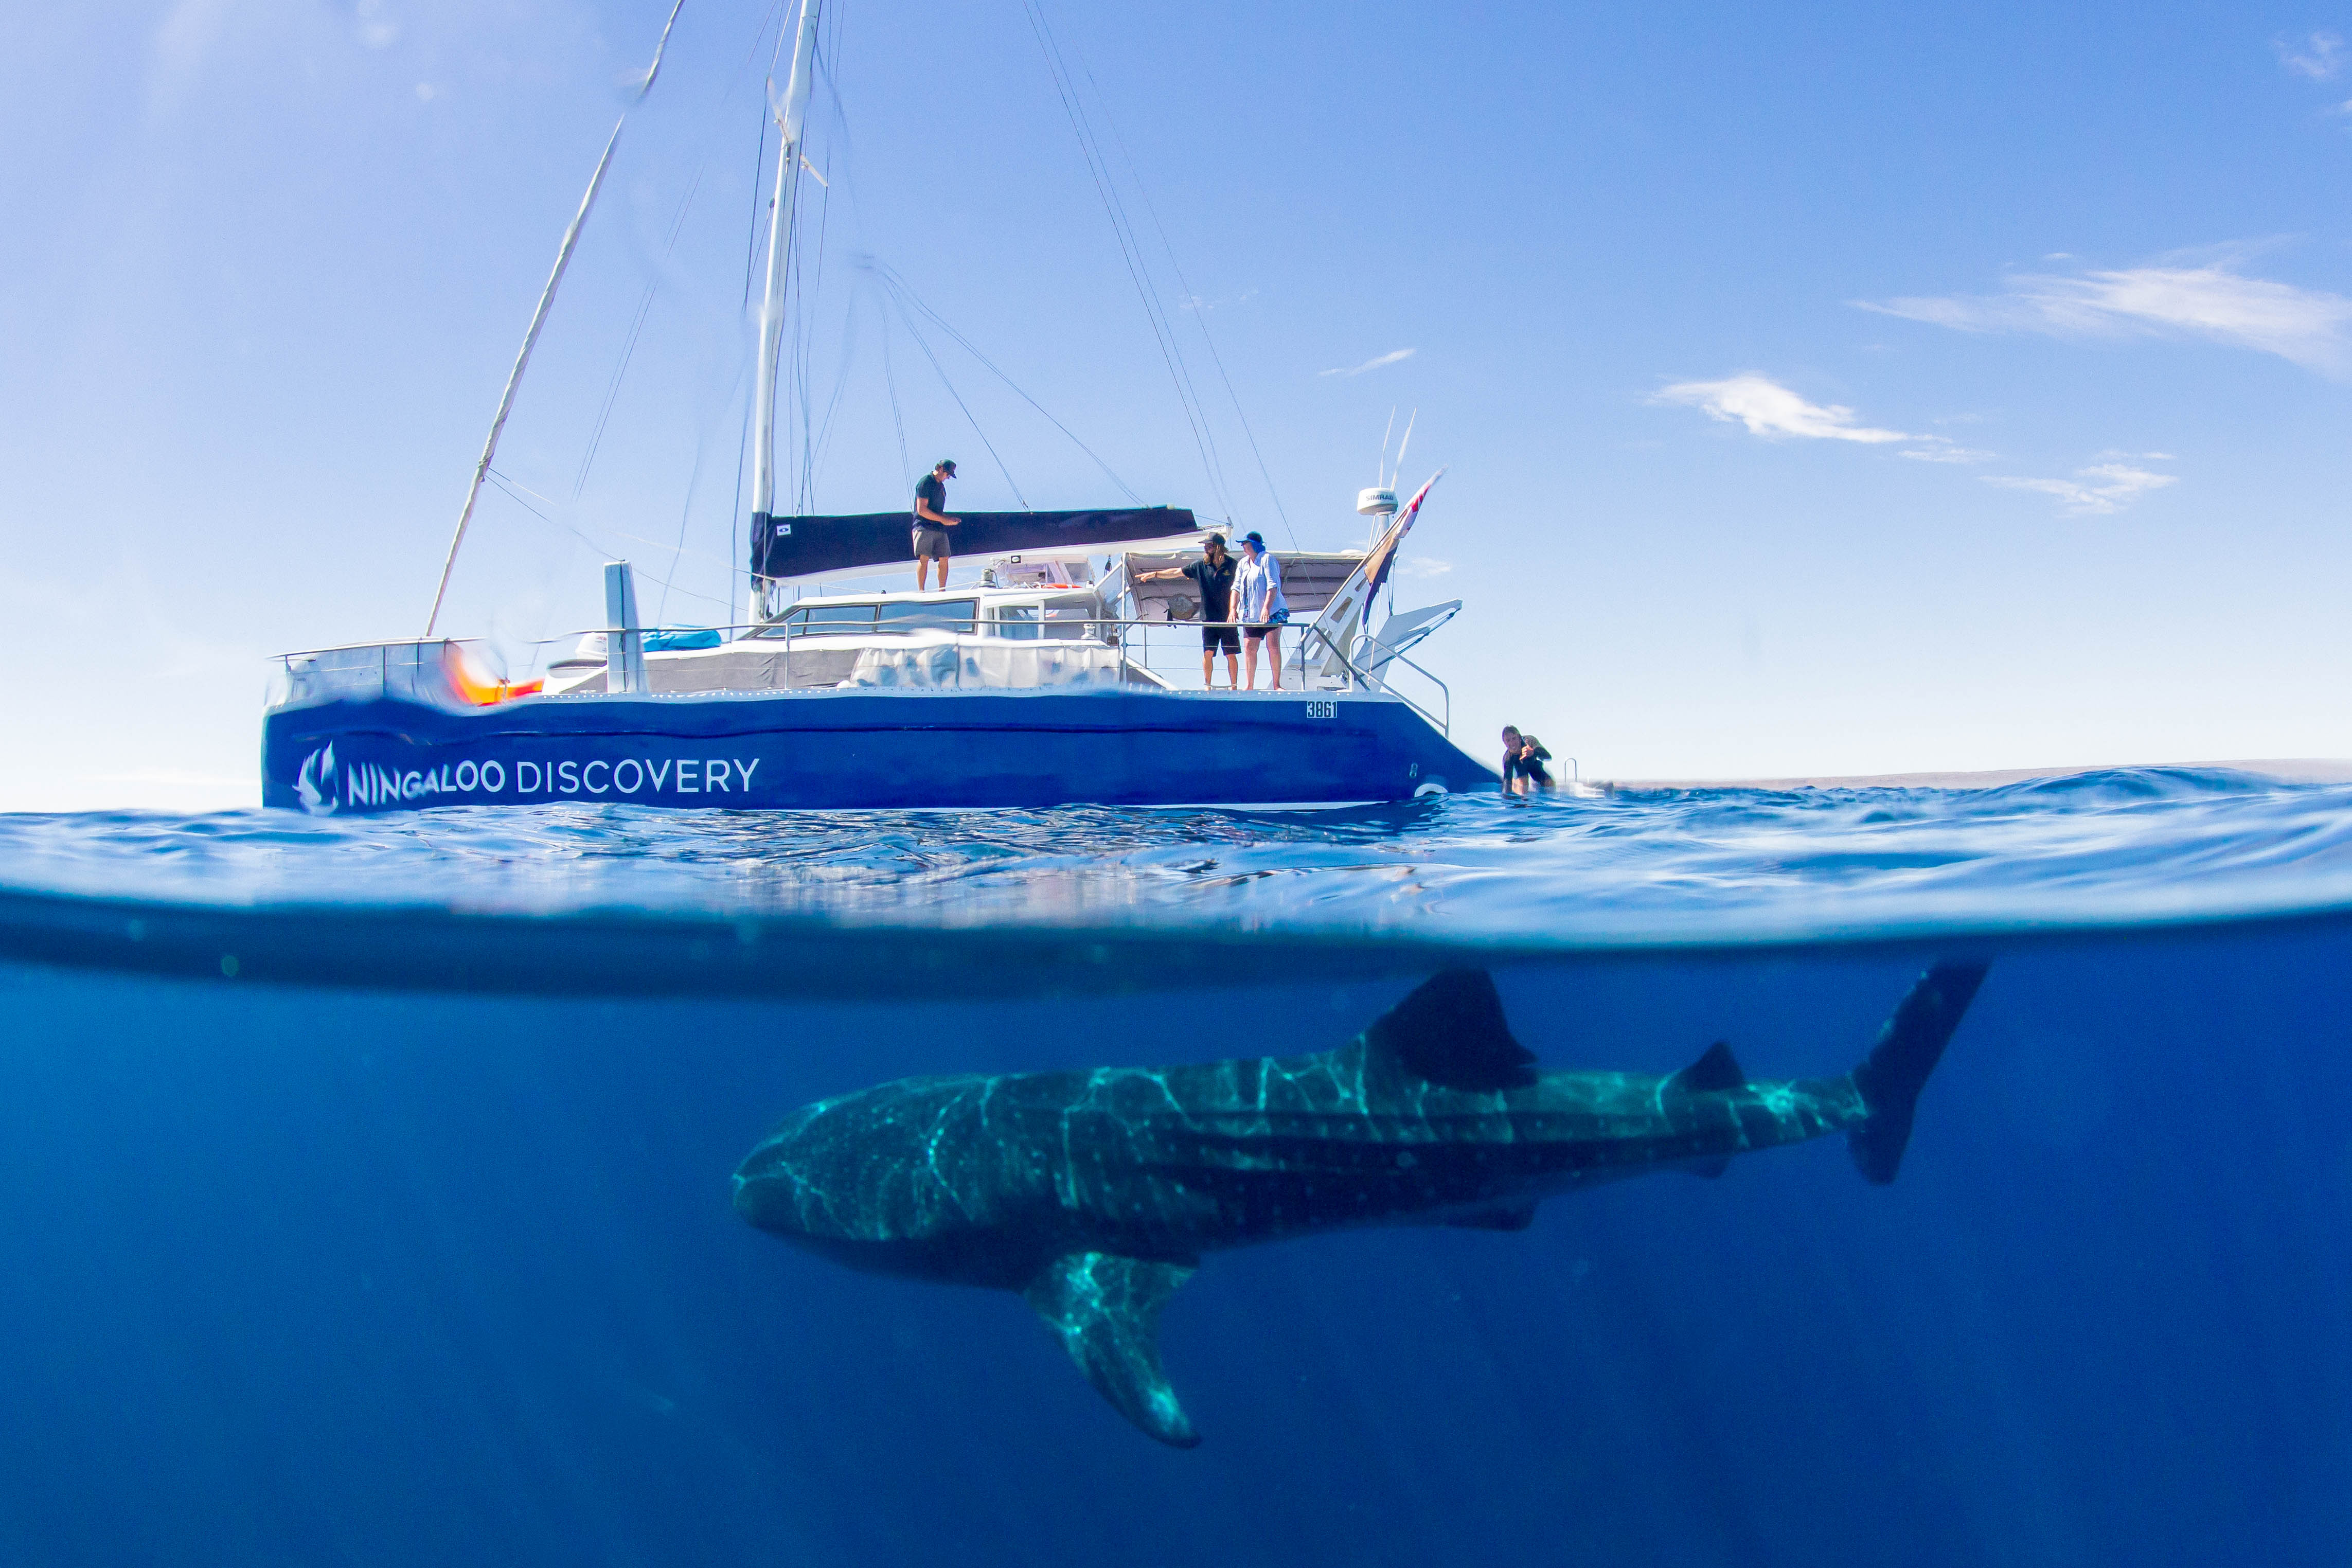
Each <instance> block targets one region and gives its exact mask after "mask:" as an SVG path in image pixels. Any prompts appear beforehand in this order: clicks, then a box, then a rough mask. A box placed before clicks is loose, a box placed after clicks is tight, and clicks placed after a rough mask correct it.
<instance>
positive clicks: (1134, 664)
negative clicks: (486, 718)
mask: <svg viewBox="0 0 2352 1568" xmlns="http://www.w3.org/2000/svg"><path fill="white" fill-rule="evenodd" d="M1202 626H1234V627H1236V628H1237V629H1238V627H1239V626H1240V623H1238V622H1233V621H1219V622H1206V621H1192V620H1186V621H1155V620H1144V619H1141V618H1129V617H1110V616H1087V617H1076V618H1072V619H1069V620H1051V621H1025V622H1004V621H996V620H992V619H984V618H976V619H975V620H972V621H963V620H957V621H954V622H950V623H949V624H947V625H944V626H919V625H918V626H889V625H885V624H876V625H872V626H844V627H841V628H840V629H837V630H836V629H831V628H828V629H826V630H824V631H810V630H795V629H793V628H791V627H788V626H784V625H783V624H782V617H781V616H780V617H777V618H776V619H773V620H767V621H757V622H746V623H739V624H736V625H731V626H696V627H691V628H671V629H677V630H692V631H697V632H711V631H715V632H718V633H719V634H720V636H721V637H725V638H726V639H727V640H726V641H725V642H723V643H722V644H721V645H720V647H743V646H744V645H758V644H763V643H764V644H767V645H769V647H771V648H772V649H774V650H775V651H780V652H782V653H783V654H784V655H785V656H786V658H790V657H791V655H792V653H793V650H794V648H795V647H806V646H807V645H809V644H812V643H814V644H820V645H822V644H825V643H832V642H836V641H837V640H839V639H841V638H844V637H855V638H859V639H880V638H885V637H894V638H895V637H912V636H915V635H918V634H921V633H926V632H946V633H948V634H949V635H950V636H964V637H971V636H976V635H986V636H988V637H989V639H990V640H991V641H995V642H1001V643H1003V644H1005V645H1007V646H1009V647H1048V646H1055V645H1069V644H1074V643H1075V644H1078V645H1081V646H1086V645H1091V646H1094V647H1104V648H1112V649H1116V650H1118V655H1119V660H1118V664H1119V671H1120V674H1121V677H1122V679H1126V678H1128V677H1129V676H1137V675H1139V676H1140V677H1141V678H1142V679H1145V680H1147V681H1150V682H1154V683H1157V684H1160V685H1162V686H1168V685H1171V682H1169V681H1168V679H1167V678H1166V677H1165V676H1164V675H1162V674H1161V673H1160V670H1158V669H1157V668H1153V661H1152V658H1151V656H1152V653H1153V651H1154V650H1153V648H1152V646H1151V645H1152V642H1153V637H1152V634H1153V633H1154V632H1155V631H1163V632H1165V631H1176V630H1178V629H1180V628H1181V629H1183V630H1187V631H1190V630H1192V629H1195V628H1199V627H1202ZM1013 627H1018V628H1020V630H1019V633H1018V635H1013V636H1006V635H1004V634H1005V633H1006V631H1008V630H1009V629H1011V628H1013ZM964 628H970V629H964ZM982 628H988V630H987V631H986V632H985V633H983V632H982ZM664 629H665V628H659V627H650V626H635V627H622V626H585V627H582V628H580V629H579V630H576V631H570V632H562V633H558V634H556V635H555V636H553V637H533V638H530V639H529V641H530V646H532V647H538V648H541V649H543V650H545V649H553V648H556V647H561V646H562V645H565V644H569V645H571V646H572V647H574V648H576V647H578V646H579V644H580V642H581V640H582V639H583V638H586V637H604V638H605V639H607V645H606V646H607V656H606V659H605V660H604V662H605V664H606V667H607V668H609V667H610V652H609V650H610V647H611V639H613V638H615V637H619V636H621V635H623V634H624V633H625V632H629V631H634V632H636V633H637V634H639V635H641V636H645V637H654V636H657V635H659V634H660V633H661V632H662V631H663V630H664ZM1288 629H1290V630H1292V631H1295V632H1297V634H1298V642H1297V647H1295V649H1294V650H1293V652H1292V654H1291V656H1290V657H1289V658H1286V659H1283V660H1281V661H1280V668H1282V669H1284V670H1286V671H1290V670H1295V671H1297V675H1298V678H1299V679H1300V681H1301V683H1302V685H1303V683H1304V681H1305V679H1306V671H1307V654H1308V650H1309V646H1310V644H1312V645H1319V646H1320V647H1324V648H1327V649H1328V650H1329V651H1330V652H1331V654H1332V655H1334V656H1335V657H1336V658H1338V660H1339V664H1340V666H1341V668H1344V669H1346V670H1347V672H1348V675H1349V686H1350V688H1352V689H1362V690H1366V691H1371V692H1377V693H1380V694H1381V695H1383V696H1388V697H1392V698H1394V699H1396V700H1398V701H1400V702H1402V703H1403V704H1404V705H1405V706H1406V707H1408V708H1410V709H1412V710H1413V711H1414V712H1415V713H1417V714H1419V715H1420V716H1421V717H1422V718H1423V720H1425V721H1427V722H1428V723H1430V724H1431V725H1432V726H1433V727H1434V728H1435V729H1437V730H1438V731H1440V732H1441V733H1444V734H1446V735H1449V736H1450V735H1451V734H1452V731H1453V711H1454V694H1453V691H1452V689H1451V688H1449V687H1448V686H1447V685H1446V683H1445V682H1444V680H1442V679H1439V678H1438V677H1437V676H1436V675H1435V674H1433V673H1432V672H1431V671H1430V670H1429V669H1427V668H1423V666H1422V665H1420V664H1419V663H1417V662H1415V661H1414V660H1412V659H1411V658H1407V657H1406V656H1405V655H1404V654H1403V653H1402V651H1401V650H1399V649H1395V648H1391V647H1389V646H1388V645H1387V644H1386V643H1383V642H1381V641H1380V640H1379V639H1378V638H1377V637H1372V636H1371V635H1370V634H1369V633H1363V634H1359V637H1360V644H1368V645H1370V647H1373V648H1375V649H1377V650H1378V651H1379V652H1380V653H1381V654H1384V655H1386V659H1385V661H1384V663H1385V665H1402V666H1403V667H1404V668H1407V669H1410V670H1412V672H1413V673H1414V674H1416V675H1418V676H1420V677H1421V678H1422V679H1424V680H1427V681H1428V682H1429V683H1430V684H1431V685H1432V686H1433V687H1434V688H1436V689H1437V694H1438V701H1437V703H1436V704H1435V705H1434V706H1432V705H1429V704H1425V703H1423V702H1421V701H1416V700H1414V699H1413V698H1412V697H1410V696H1408V695H1406V694H1405V693H1404V692H1402V691H1400V690H1398V689H1396V688H1395V686H1394V685H1393V684H1392V683H1391V681H1390V680H1389V679H1386V678H1385V677H1384V676H1381V675H1375V674H1373V673H1372V672H1370V671H1369V670H1367V669H1365V668H1363V667H1362V665H1360V664H1359V663H1358V662H1357V660H1356V659H1355V658H1350V657H1349V652H1348V650H1345V649H1342V648H1340V647H1339V646H1338V645H1337V644H1336V643H1334V642H1333V641H1332V639H1331V638H1330V637H1328V636H1327V635H1326V634H1325V633H1323V632H1322V631H1321V630H1319V629H1318V628H1317V627H1316V626H1311V625H1309V626H1292V627H1290V628H1288ZM486 642H488V639H487V638H482V637H417V638H396V639H393V640H391V641H386V642H371V643H345V644H341V645H338V646H335V647H322V648H305V649H299V650H296V651H292V652H288V653H281V654H278V655H276V656H275V659H276V661H277V662H278V663H279V664H280V665H282V666H284V667H285V668H287V670H288V672H289V674H291V673H293V666H294V662H295V661H296V660H300V659H313V658H323V657H326V656H328V655H332V654H369V653H373V654H377V655H379V665H378V668H379V678H380V679H382V680H383V681H384V682H385V683H386V684H388V683H389V676H390V668H389V660H390V658H391V655H392V651H393V650H394V649H398V648H414V649H418V650H423V649H425V648H430V647H448V646H451V645H457V646H460V647H464V646H479V645H481V644H484V643H486ZM777 645H781V647H778V646H777ZM649 651H651V650H649ZM661 651H664V652H666V651H670V650H661ZM678 651H688V650H678ZM691 651H714V650H691ZM1162 651H1165V650H1162ZM655 657H659V653H658V652H656V654H655ZM594 662H596V661H595V660H594V659H593V657H590V658H578V659H572V658H555V659H551V660H549V661H548V662H547V663H546V665H545V666H544V667H543V668H546V669H548V670H549V671H551V672H552V671H554V670H556V669H559V668H564V667H567V666H568V667H570V668H574V669H577V668H581V667H582V666H583V665H590V664H593V663H594ZM533 664H534V666H537V661H536V660H534V661H533ZM959 684H961V668H959Z"/></svg>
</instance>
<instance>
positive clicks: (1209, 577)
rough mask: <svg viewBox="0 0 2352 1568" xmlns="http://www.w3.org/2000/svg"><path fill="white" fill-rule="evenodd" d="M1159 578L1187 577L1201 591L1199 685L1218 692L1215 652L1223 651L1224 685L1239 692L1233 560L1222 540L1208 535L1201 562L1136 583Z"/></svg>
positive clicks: (1220, 536) (1146, 576)
mask: <svg viewBox="0 0 2352 1568" xmlns="http://www.w3.org/2000/svg"><path fill="white" fill-rule="evenodd" d="M1162 577H1190V578H1191V579H1192V585H1193V586H1194V587H1196V588H1198V589H1200V591H1201V684H1202V685H1203V686H1205V687H1207V688H1208V689H1210V690H1212V691H1214V690H1215V689H1217V676H1216V668H1217V650H1218V649H1219V648H1223V649H1224V652H1225V684H1226V685H1227V686H1230V687H1234V688H1236V689H1238V688H1239V687H1240V685H1241V683H1242V676H1241V668H1240V660H1241V651H1242V636H1241V629H1240V628H1239V627H1237V626H1234V621H1233V595H1234V558H1233V557H1232V556H1230V555H1228V554H1226V553H1225V536H1224V535H1223V534H1222V533H1213V534H1211V535H1209V542H1208V543H1207V544H1206V545H1205V546H1203V547H1202V551H1201V559H1199V560H1198V561H1195V562H1193V563H1192V564H1191V565H1190V566H1171V567H1169V568H1168V569H1167V570H1166V571H1164V572H1145V573H1142V574H1139V575H1138V576H1137V578H1136V581H1137V582H1139V583H1150V582H1152V581H1155V580H1157V579H1159V578H1162Z"/></svg>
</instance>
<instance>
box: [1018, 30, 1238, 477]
mask: <svg viewBox="0 0 2352 1568" xmlns="http://www.w3.org/2000/svg"><path fill="white" fill-rule="evenodd" d="M1023 9H1024V12H1025V13H1026V14H1027V16H1028V17H1029V28H1030V31H1031V32H1032V33H1033V34H1034V35H1035V37H1036V38H1037V47H1038V48H1039V49H1040V50H1041V51H1043V53H1044V54H1045V68H1046V71H1047V74H1048V75H1050V76H1051V77H1052V78H1053V79H1054V90H1055V94H1056V95H1057V96H1059V97H1060V99H1061V100H1062V111H1063V113H1065V114H1066V115H1067V116H1068V117H1069V121H1070V129H1071V131H1072V132H1073V133H1074V134H1075V135H1076V138H1077V142H1078V153H1079V156H1080V157H1081V158H1082V159H1084V160H1085V162H1086V165H1087V175H1088V177H1089V178H1091V179H1092V180H1093V181H1094V184H1095V195H1097V197H1098V198H1099V199H1100V200H1101V202H1102V204H1103V212H1104V214H1105V216H1108V218H1109V219H1110V226H1111V237H1112V239H1113V240H1114V242H1116V243H1117V244H1118V251H1119V259H1120V261H1121V262H1123V263H1124V264H1125V265H1126V268H1127V274H1128V280H1129V282H1131V283H1133V284H1134V285H1135V292H1136V298H1137V299H1138V300H1140V301H1141V302H1142V305H1143V315H1144V320H1145V321H1146V322H1147V323H1148V324H1149V325H1150V328H1151V335H1152V341H1153V342H1156V343H1157V344H1159V347H1160V360H1161V363H1164V364H1165V365H1166V366H1167V368H1168V378H1169V381H1170V382H1171V384H1173V385H1174V387H1175V389H1176V402H1177V405H1178V406H1179V407H1180V408H1181V409H1182V410H1183V413H1184V421H1185V424H1186V425H1187V426H1189V427H1190V428H1191V430H1192V444H1193V446H1194V447H1197V448H1198V449H1199V451H1200V454H1201V467H1202V471H1203V472H1205V473H1206V474H1207V476H1208V479H1209V487H1210V489H1211V491H1212V492H1213V494H1215V495H1216V497H1217V499H1218V501H1219V504H1220V505H1222V506H1223V507H1224V509H1225V510H1227V511H1229V512H1230V511H1231V510H1233V506H1232V502H1231V500H1230V499H1229V498H1227V497H1226V496H1225V494H1224V492H1223V487H1222V486H1221V485H1220V484H1219V482H1218V470H1217V465H1216V463H1215V462H1214V460H1213V459H1212V458H1211V457H1210V455H1209V440H1208V437H1207V435H1206V433H1205V432H1204V431H1203V430H1202V421H1201V419H1200V417H1199V416H1198V415H1197V413H1196V412H1195V407H1194V405H1195V403H1196V402H1197V399H1195V398H1193V397H1192V396H1190V395H1188V393H1189V388H1188V386H1187V384H1186V378H1185V376H1184V374H1183V373H1182V372H1181V370H1179V369H1178V368H1177V367H1178V363H1179V361H1180V359H1181V354H1180V353H1178V352H1177V350H1176V346H1175V343H1174V342H1173V334H1171V332H1169V331H1167V328H1166V324H1165V323H1164V322H1163V321H1162V320H1161V319H1160V311H1159V310H1158V309H1157V306H1156V303H1155V301H1154V300H1153V299H1152V297H1151V290H1150V286H1149V285H1148V284H1147V283H1146V282H1145V279H1144V273H1143V270H1142V268H1141V266H1140V260H1141V258H1140V253H1139V247H1137V246H1135V245H1134V243H1133V237H1132V236H1131V234H1130V233H1129V229H1128V227H1127V226H1125V225H1124V224H1123V222H1122V216H1123V215H1122V213H1121V211H1120V208H1119V204H1118V195H1117V193H1116V191H1115V190H1114V189H1113V188H1112V185H1111V184H1110V182H1109V179H1108V174H1109V166H1108V163H1107V162H1106V161H1104V160H1103V159H1102V157H1101V153H1100V149H1099V147H1098V146H1097V144H1096V143H1095V142H1094V140H1093V138H1092V136H1091V134H1090V132H1089V128H1088V126H1087V121H1086V116H1085V112H1084V110H1083V108H1082V107H1081V106H1080V105H1079V104H1078V102H1077V101H1076V92H1075V83H1074V82H1072V81H1071V80H1070V79H1069V77H1068V71H1067V67H1066V64H1065V63H1064V61H1063V60H1062V58H1061V53H1060V51H1059V49H1058V48H1056V47H1055V44H1054V42H1053V36H1052V29H1051V27H1050V26H1049V25H1048V24H1047V23H1046V21H1045V14H1044V12H1043V10H1042V9H1041V8H1040V7H1039V6H1038V5H1036V4H1035V0H1023Z"/></svg>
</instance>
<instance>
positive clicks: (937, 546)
mask: <svg viewBox="0 0 2352 1568" xmlns="http://www.w3.org/2000/svg"><path fill="white" fill-rule="evenodd" d="M954 478H955V459H954V458H940V461H939V465H938V467H936V468H932V469H931V471H930V473H929V475H927V476H925V478H924V479H923V482H922V483H921V484H919V485H917V486H916V487H915V592H917V593H918V594H919V593H921V592H922V591H923V589H924V588H925V587H926V586H927V585H928V584H929V581H930V574H931V563H932V562H934V561H936V562H938V563H940V588H941V589H942V590H944V589H945V588H946V587H947V585H948V557H949V555H950V553H952V552H950V550H949V548H948V530H949V529H950V528H953V527H955V526H956V524H958V523H960V522H961V521H963V519H961V518H960V517H950V516H948V515H947V510H948V481H949V480H950V479H954Z"/></svg>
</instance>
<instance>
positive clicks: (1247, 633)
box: [1242, 621, 1285, 642]
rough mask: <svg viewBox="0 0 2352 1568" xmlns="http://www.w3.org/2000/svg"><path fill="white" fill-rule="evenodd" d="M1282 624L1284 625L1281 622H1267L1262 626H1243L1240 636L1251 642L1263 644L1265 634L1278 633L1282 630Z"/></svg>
mask: <svg viewBox="0 0 2352 1568" xmlns="http://www.w3.org/2000/svg"><path fill="white" fill-rule="evenodd" d="M1284 624H1285V623H1283V622H1281V621H1269V622H1267V623H1266V624H1265V626H1244V627H1243V628H1242V636H1244V637H1247V638H1249V640H1250V641H1252V642H1263V641H1265V634H1266V633H1268V632H1278V631H1280V630H1281V629H1282V628H1283V626H1284Z"/></svg>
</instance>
